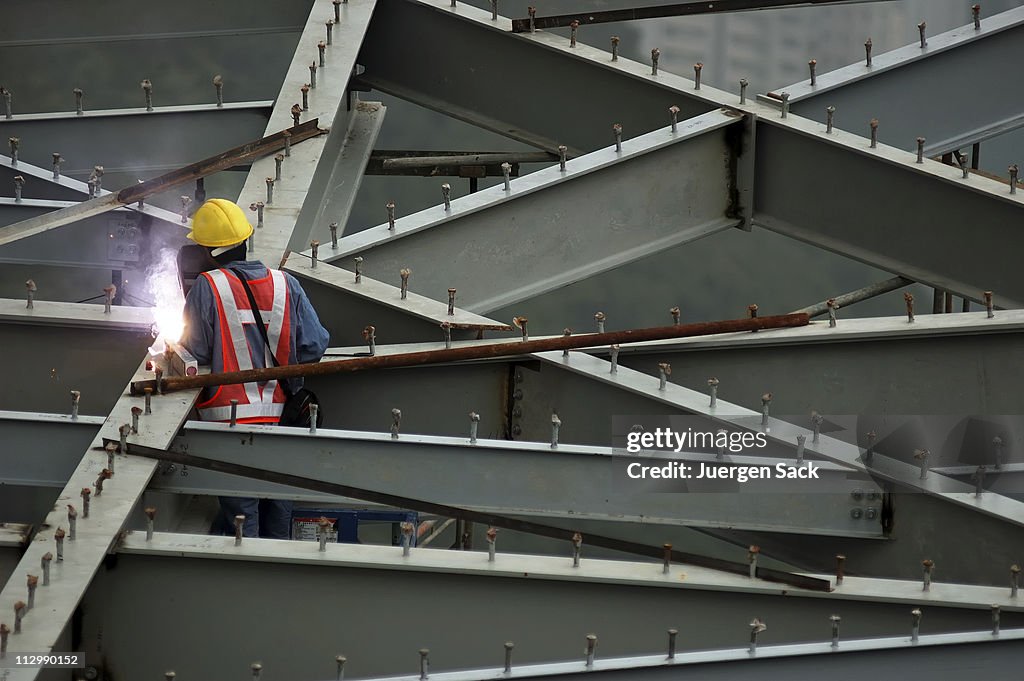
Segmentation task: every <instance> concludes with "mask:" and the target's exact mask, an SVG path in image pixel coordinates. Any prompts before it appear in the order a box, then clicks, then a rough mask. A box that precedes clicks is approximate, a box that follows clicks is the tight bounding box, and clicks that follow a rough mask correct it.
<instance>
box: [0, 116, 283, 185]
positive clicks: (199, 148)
mask: <svg viewBox="0 0 1024 681" xmlns="http://www.w3.org/2000/svg"><path fill="white" fill-rule="evenodd" d="M271 104H272V102H270V101H261V102H237V103H232V104H225V105H224V108H221V109H218V108H217V106H216V105H215V104H200V105H192V106H168V107H155V108H154V109H153V111H150V112H147V111H146V109H145V108H138V109H123V110H117V109H114V110H104V111H91V112H89V113H88V114H86V115H82V116H76V115H75V114H74V112H72V113H70V114H66V113H65V114H37V115H27V116H15V117H14V118H13V119H12V120H3V119H0V135H2V136H3V137H4V138H7V137H18V138H20V140H21V145H20V149H19V159H24V160H25V161H28V162H29V163H33V164H35V165H38V166H42V167H44V168H48V167H51V166H52V163H53V161H52V159H53V154H54V153H60V154H61V156H63V157H64V159H65V162H64V164H63V166H62V167H61V172H62V173H66V174H68V175H72V176H74V177H77V178H78V179H81V180H86V179H88V177H89V175H90V173H92V170H93V166H103V168H104V171H105V172H106V173H110V174H117V173H129V174H131V173H137V177H138V178H140V179H149V176H152V175H159V174H160V173H163V172H166V171H168V170H173V169H175V168H178V167H180V166H184V165H187V164H189V163H193V162H195V161H198V160H200V159H203V158H206V157H207V156H209V155H210V152H211V150H217V149H231V148H233V147H236V146H238V145H241V144H245V143H246V142H249V141H250V140H254V139H259V138H260V137H261V133H262V132H263V129H264V128H265V127H266V125H267V118H268V117H269V115H270V105H271ZM172 140H173V142H172ZM33 188H34V183H32V182H27V183H26V184H25V189H24V194H25V196H26V197H29V196H34V194H33ZM107 188H108V189H115V190H116V189H121V187H116V186H113V185H111V184H109V179H108V184H107ZM4 193H5V194H6V193H7V192H6V191H5V192H4Z"/></svg>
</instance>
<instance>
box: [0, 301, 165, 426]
mask: <svg viewBox="0 0 1024 681" xmlns="http://www.w3.org/2000/svg"><path fill="white" fill-rule="evenodd" d="M25 305H26V303H25V301H24V300H11V299H0V346H2V347H3V348H4V351H5V352H6V353H8V356H9V357H10V358H12V361H10V362H8V363H7V364H6V369H5V371H6V372H7V374H6V376H5V385H7V386H8V388H7V390H5V391H3V394H2V396H0V409H15V410H21V411H49V412H56V413H66V412H68V411H69V410H70V404H71V402H70V395H69V393H68V391H69V390H79V391H81V392H82V396H83V397H82V404H81V408H82V413H83V414H104V413H106V412H107V410H109V408H110V407H111V406H112V405H113V404H114V402H115V401H116V399H117V398H116V395H117V394H118V392H119V391H120V389H121V387H122V386H123V383H122V381H123V377H124V375H125V373H127V372H131V371H132V369H133V368H134V367H135V366H136V364H137V362H136V361H135V360H131V359H129V360H127V362H128V363H127V364H126V359H125V358H126V357H129V358H130V357H133V356H134V357H138V356H140V355H141V354H142V353H143V352H144V351H145V348H146V347H147V346H148V345H150V344H151V343H152V335H151V334H150V327H151V326H152V323H153V321H152V312H151V311H150V310H149V309H147V308H130V307H119V306H115V307H112V308H111V310H110V313H109V314H105V313H104V312H103V306H102V305H79V304H75V303H55V302H52V301H47V300H37V301H35V302H34V303H33V308H32V309H26V307H25ZM111 348H117V349H118V350H119V352H111Z"/></svg>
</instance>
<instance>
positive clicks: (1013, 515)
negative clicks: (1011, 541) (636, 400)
mask: <svg viewBox="0 0 1024 681" xmlns="http://www.w3.org/2000/svg"><path fill="white" fill-rule="evenodd" d="M534 357H536V358H537V359H540V360H541V361H542V362H544V363H545V364H547V365H550V366H554V367H558V368H560V369H563V370H565V371H568V372H572V373H575V374H578V375H581V376H584V377H586V378H589V379H590V380H596V381H599V382H603V383H607V384H612V385H616V386H618V387H619V388H620V389H621V390H623V391H626V392H631V393H633V394H636V395H640V396H646V397H647V398H648V399H651V400H652V401H656V402H661V403H663V404H668V405H672V406H674V407H675V408H677V409H679V410H681V411H683V412H687V413H692V414H697V415H704V416H706V417H707V418H709V419H711V420H712V421H714V422H721V423H722V424H723V425H732V426H739V427H742V426H743V425H744V424H745V425H746V427H747V428H748V429H751V430H760V429H762V428H763V426H762V425H761V423H762V420H761V415H760V414H759V413H758V412H755V411H753V410H748V409H744V408H742V407H740V406H738V405H736V404H732V403H729V402H723V401H722V400H718V404H717V406H716V407H715V408H711V407H710V406H709V401H708V399H707V397H706V396H705V395H704V394H701V393H699V392H697V391H694V390H690V389H688V388H683V387H681V386H676V385H672V384H669V385H668V386H666V389H665V390H661V389H660V388H659V387H658V381H657V379H655V378H653V377H650V376H646V375H644V374H640V373H638V372H635V371H633V370H631V369H624V368H620V369H619V370H618V371H617V372H616V373H614V374H613V373H610V372H609V370H608V363H607V362H605V361H603V360H599V359H597V358H595V357H590V356H588V355H583V354H572V355H571V356H570V358H568V360H567V359H566V358H563V357H562V355H561V353H557V352H544V353H535V354H534ZM764 430H765V432H766V433H767V438H768V441H769V442H776V443H779V444H781V445H784V446H787V447H795V446H796V436H797V435H803V436H805V437H806V438H807V439H810V438H811V436H812V433H811V432H810V430H809V429H807V428H802V427H799V426H796V425H794V424H792V423H788V422H785V421H781V420H777V419H770V420H769V422H768V427H767V428H764ZM806 452H807V455H808V456H818V457H821V458H822V459H825V460H827V461H833V462H835V463H838V464H840V465H843V466H846V467H848V468H851V469H853V470H859V471H861V472H864V473H869V474H870V475H871V476H872V477H873V478H874V479H876V480H881V481H885V482H890V483H894V484H897V485H900V486H903V487H906V488H909V489H911V490H915V491H918V492H924V493H925V494H930V495H932V496H936V497H939V498H942V499H945V500H946V501H948V502H951V503H954V504H957V505H959V506H962V507H965V508H968V509H971V510H974V511H978V512H980V513H983V514H986V515H992V516H995V517H997V518H1000V519H1001V520H1003V521H1005V522H1007V523H1010V524H1012V525H1016V526H1018V527H1024V503H1022V502H1019V501H1015V500H1013V499H1009V498H1006V497H1001V496H998V495H985V496H982V497H976V496H975V494H974V488H973V487H971V486H969V485H965V484H963V483H959V482H956V481H955V480H952V479H950V478H946V477H944V476H941V475H938V474H933V475H929V476H928V477H926V478H923V479H922V478H921V477H920V475H919V470H918V467H917V466H912V465H910V464H909V463H904V462H903V461H897V460H895V459H889V458H886V457H875V459H874V461H873V462H872V464H871V466H870V467H867V466H865V465H864V463H862V461H861V457H862V456H863V454H864V450H863V449H861V448H860V447H858V446H857V445H856V444H852V443H848V442H844V441H842V440H840V439H837V438H835V437H831V436H829V435H824V434H823V435H821V436H820V442H818V443H817V444H813V443H812V444H810V445H809V446H808V447H807V448H806Z"/></svg>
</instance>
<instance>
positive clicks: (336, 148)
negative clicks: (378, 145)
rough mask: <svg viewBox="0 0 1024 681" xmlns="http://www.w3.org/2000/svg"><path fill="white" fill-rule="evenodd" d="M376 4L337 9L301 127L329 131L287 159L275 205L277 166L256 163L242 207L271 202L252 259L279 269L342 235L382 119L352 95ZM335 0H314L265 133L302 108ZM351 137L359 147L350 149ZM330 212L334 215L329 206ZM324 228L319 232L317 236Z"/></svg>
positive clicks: (358, 1) (376, 108) (373, 0)
mask: <svg viewBox="0 0 1024 681" xmlns="http://www.w3.org/2000/svg"><path fill="white" fill-rule="evenodd" d="M376 6H377V0H351V1H350V2H346V3H344V4H342V5H341V6H339V13H340V17H341V23H340V24H338V25H336V26H334V28H333V39H332V44H331V45H330V46H326V45H325V49H324V57H323V63H322V66H319V67H318V70H317V87H316V88H315V89H311V90H309V92H308V97H307V99H308V104H309V110H308V112H307V111H303V112H301V113H300V116H301V120H307V119H309V118H310V117H317V119H318V120H319V121H320V124H321V125H322V126H323V127H324V128H325V129H328V130H329V131H330V132H329V133H328V134H327V135H324V136H322V137H320V138H317V139H315V140H310V141H308V142H306V143H304V144H301V145H296V146H295V147H294V148H293V149H292V150H291V155H290V156H288V157H286V158H285V160H284V165H283V171H282V179H281V182H279V183H275V186H274V200H273V201H272V202H270V201H267V198H268V196H267V185H266V179H267V178H271V179H273V178H274V177H275V166H274V160H273V159H270V158H267V159H263V160H262V161H256V162H255V163H253V165H252V168H251V170H250V171H249V175H248V176H247V177H246V180H245V184H244V186H243V187H242V191H241V193H240V194H239V199H238V202H239V203H240V204H241V205H243V206H245V205H249V204H251V203H253V202H256V201H262V202H265V203H267V206H266V207H265V209H264V223H263V229H262V230H260V231H259V232H258V233H257V234H256V250H255V256H256V257H257V258H259V259H260V260H262V261H263V262H264V264H266V265H267V266H269V267H277V266H278V265H279V264H280V263H281V262H282V261H283V260H284V259H285V257H286V255H287V253H288V252H289V251H292V250H300V249H302V248H306V247H308V246H309V242H310V239H312V238H313V237H314V235H315V234H320V235H321V240H323V238H322V236H323V235H325V234H326V232H327V228H328V224H329V223H331V222H338V223H339V224H340V225H342V228H344V224H345V222H346V221H347V219H348V212H349V211H350V210H351V205H352V200H353V197H354V196H355V193H356V191H357V190H358V188H359V184H360V182H361V181H362V170H363V168H364V167H365V160H362V159H368V158H369V155H370V152H371V151H372V149H373V145H374V141H375V140H376V136H377V132H378V131H379V129H380V124H381V121H382V119H383V107H382V106H381V105H380V104H373V103H357V102H358V100H357V99H356V98H355V97H354V95H353V94H352V93H351V92H350V91H349V90H348V84H349V79H350V77H351V75H352V73H353V71H354V69H355V67H356V55H357V54H358V51H359V46H360V45H361V44H362V42H363V39H364V37H365V35H366V32H367V27H368V26H369V24H370V18H371V17H372V16H373V14H374V12H375V8H376ZM333 18H334V6H333V4H332V3H331V1H330V0H315V1H314V2H313V5H312V9H311V10H310V13H309V18H308V19H307V20H306V24H305V26H304V28H303V30H302V35H301V36H300V37H299V43H298V47H296V50H295V55H294V57H293V59H292V61H291V64H290V65H289V66H288V71H287V73H286V74H285V77H284V81H283V83H282V85H281V91H280V93H279V94H278V96H277V99H276V104H275V106H274V110H273V112H271V115H270V122H269V123H268V125H267V130H268V131H270V130H275V129H279V128H281V127H287V126H288V125H289V124H290V121H291V120H292V114H291V109H292V106H293V105H294V104H297V103H298V102H300V101H301V97H302V95H301V88H302V86H303V85H305V84H307V83H309V81H310V77H309V76H310V73H309V65H310V63H311V62H314V61H315V62H317V63H318V64H319V63H320V58H319V51H318V47H317V43H319V42H321V41H322V40H323V37H324V35H325V34H324V22H325V21H327V20H328V19H330V20H332V21H333ZM350 138H352V139H353V140H354V141H352V142H350ZM331 205H333V208H332V209H331V212H330V213H325V212H324V210H325V207H327V206H331ZM318 229H319V232H317V230H318Z"/></svg>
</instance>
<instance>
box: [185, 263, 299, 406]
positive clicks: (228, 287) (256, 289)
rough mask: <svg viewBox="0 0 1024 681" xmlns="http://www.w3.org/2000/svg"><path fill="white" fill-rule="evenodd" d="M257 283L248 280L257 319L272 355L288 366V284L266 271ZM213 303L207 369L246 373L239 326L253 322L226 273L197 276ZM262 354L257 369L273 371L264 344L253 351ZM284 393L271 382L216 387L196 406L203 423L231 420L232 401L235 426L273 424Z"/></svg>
mask: <svg viewBox="0 0 1024 681" xmlns="http://www.w3.org/2000/svg"><path fill="white" fill-rule="evenodd" d="M268 271H269V273H270V274H269V275H268V276H266V277H263V278H262V279H253V280H250V281H248V284H249V288H250V289H251V290H252V295H253V297H254V298H255V299H256V304H257V305H258V306H259V308H260V316H261V317H263V321H264V323H265V324H266V325H267V339H268V340H269V341H270V345H271V347H273V348H276V351H275V353H274V356H275V357H276V358H277V363H278V364H280V365H285V364H288V357H289V351H290V348H291V320H290V319H289V309H290V305H289V300H288V284H287V282H286V281H285V278H284V274H282V273H281V272H279V271H278V270H270V269H268ZM201 276H203V277H206V280H207V281H208V282H209V284H210V289H211V290H212V291H213V297H214V299H215V300H216V301H217V325H218V329H217V331H218V333H217V334H216V335H217V336H219V337H220V347H217V346H216V343H215V344H214V348H213V360H212V362H211V364H212V366H213V370H214V371H216V372H229V371H246V370H248V369H252V368H254V366H253V361H252V353H253V348H252V347H250V345H249V342H248V341H247V340H246V335H245V325H246V324H255V323H256V318H255V316H254V315H253V313H252V308H251V307H250V305H249V297H248V296H247V295H246V293H245V289H244V288H242V284H241V282H240V281H239V280H238V277H237V276H236V275H235V274H234V273H233V272H230V271H229V270H223V269H220V270H213V271H210V272H203V273H202V275H201ZM258 347H259V348H261V349H262V351H263V355H264V356H263V362H262V364H261V365H260V366H263V367H269V366H273V360H271V358H270V351H269V349H268V348H267V345H266V343H263V342H262V338H260V344H259V346H258ZM285 399H286V397H285V393H284V390H283V389H282V388H281V386H280V385H279V384H278V382H277V381H276V380H272V381H267V382H266V383H262V384H260V383H255V382H253V383H243V384H234V385H222V386H218V388H217V390H216V392H215V393H213V395H212V396H211V397H210V398H209V399H207V400H205V401H203V402H200V403H199V404H197V405H196V409H197V410H198V411H199V417H200V418H201V419H202V420H204V421H224V422H228V421H230V420H231V400H238V407H237V421H238V422H239V423H277V422H278V421H279V420H280V418H281V413H282V412H283V411H284V403H285Z"/></svg>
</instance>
